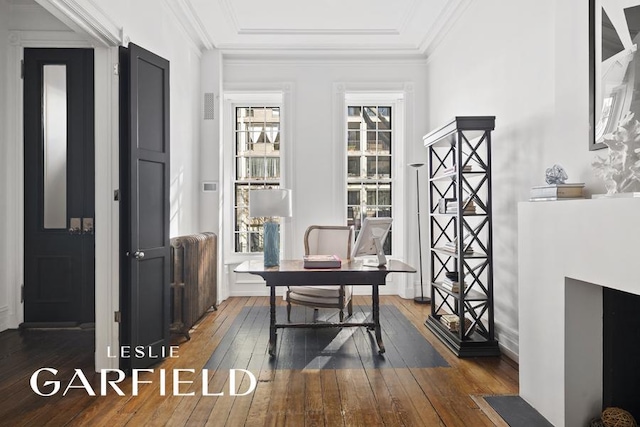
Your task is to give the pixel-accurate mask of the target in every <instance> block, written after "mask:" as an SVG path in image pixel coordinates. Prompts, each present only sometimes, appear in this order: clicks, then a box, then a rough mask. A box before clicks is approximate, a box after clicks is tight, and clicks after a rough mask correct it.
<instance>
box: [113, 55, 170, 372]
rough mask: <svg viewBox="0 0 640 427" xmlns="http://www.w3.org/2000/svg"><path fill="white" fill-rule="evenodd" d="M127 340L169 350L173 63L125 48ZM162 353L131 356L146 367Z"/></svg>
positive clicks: (123, 331)
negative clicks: (171, 86) (170, 64)
mask: <svg viewBox="0 0 640 427" xmlns="http://www.w3.org/2000/svg"><path fill="white" fill-rule="evenodd" d="M120 153H121V160H120V172H121V178H120V194H121V198H120V208H121V211H120V230H121V238H120V242H121V249H122V254H123V255H122V258H121V269H122V280H121V302H120V306H121V310H122V323H121V328H120V342H121V345H130V346H132V347H137V346H142V347H145V348H146V349H147V350H146V353H147V354H149V352H151V353H153V354H155V355H158V354H161V347H164V346H167V345H168V340H169V321H170V319H169V256H170V246H169V62H168V61H167V60H165V59H163V58H160V57H159V56H157V55H155V54H153V53H151V52H149V51H147V50H145V49H143V48H141V47H139V46H137V45H135V44H133V43H130V44H129V47H128V48H124V47H121V48H120ZM159 360H160V359H159V358H150V357H148V356H147V357H144V358H132V359H129V358H123V359H121V360H120V366H121V368H123V369H139V368H145V367H147V366H150V365H152V364H154V363H157V362H158V361H159Z"/></svg>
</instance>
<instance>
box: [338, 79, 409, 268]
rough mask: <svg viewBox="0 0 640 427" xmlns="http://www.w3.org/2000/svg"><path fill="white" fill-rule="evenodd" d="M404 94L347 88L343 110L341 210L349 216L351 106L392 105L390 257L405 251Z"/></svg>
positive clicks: (402, 256)
mask: <svg viewBox="0 0 640 427" xmlns="http://www.w3.org/2000/svg"><path fill="white" fill-rule="evenodd" d="M404 101H405V94H404V92H397V91H391V92H375V91H357V92H351V91H345V93H344V104H343V108H342V110H341V116H340V117H341V123H342V126H341V127H342V141H343V143H342V144H341V156H342V161H343V169H342V170H343V173H342V185H341V189H342V198H343V199H342V200H343V202H342V210H343V215H344V218H345V223H346V220H347V205H348V200H347V184H348V182H347V170H348V165H347V161H348V158H347V157H348V156H347V152H348V136H347V135H348V134H347V131H348V129H347V118H348V107H349V106H390V107H391V129H392V136H391V138H392V139H391V183H392V186H391V212H392V218H393V225H392V228H393V233H392V237H391V238H392V241H391V248H392V254H391V255H390V258H394V259H400V260H403V259H404V256H405V251H406V239H404V237H405V226H406V221H405V219H406V218H405V217H406V212H405V209H404V206H405V197H406V196H405V187H406V186H405V185H404V182H405V180H404V177H405V169H406V165H405V163H406V162H405V150H404V147H405V145H406V142H405V133H406V129H405V126H406V120H405V108H404V106H405V102H404Z"/></svg>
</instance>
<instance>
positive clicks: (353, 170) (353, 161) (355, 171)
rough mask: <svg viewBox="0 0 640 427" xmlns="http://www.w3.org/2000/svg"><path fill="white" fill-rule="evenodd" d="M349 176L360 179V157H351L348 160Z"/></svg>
mask: <svg viewBox="0 0 640 427" xmlns="http://www.w3.org/2000/svg"><path fill="white" fill-rule="evenodd" d="M347 176H348V177H349V178H359V177H360V157H349V158H348V159H347Z"/></svg>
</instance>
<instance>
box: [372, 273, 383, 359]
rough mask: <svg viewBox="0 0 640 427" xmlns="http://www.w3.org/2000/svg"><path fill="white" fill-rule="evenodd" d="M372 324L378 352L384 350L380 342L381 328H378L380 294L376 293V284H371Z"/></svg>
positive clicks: (380, 352) (381, 352)
mask: <svg viewBox="0 0 640 427" xmlns="http://www.w3.org/2000/svg"><path fill="white" fill-rule="evenodd" d="M372 288H373V292H372V293H373V295H372V299H373V324H374V327H375V331H376V342H377V343H378V353H379V354H383V353H384V352H385V349H384V343H383V342H382V330H381V329H380V296H379V294H378V285H373V286H372Z"/></svg>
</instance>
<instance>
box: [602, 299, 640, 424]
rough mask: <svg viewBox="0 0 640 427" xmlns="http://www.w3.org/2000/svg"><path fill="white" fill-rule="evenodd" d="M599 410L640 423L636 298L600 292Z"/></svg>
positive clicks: (639, 342) (639, 320)
mask: <svg viewBox="0 0 640 427" xmlns="http://www.w3.org/2000/svg"><path fill="white" fill-rule="evenodd" d="M602 330H603V337H602V347H603V351H602V374H603V377H602V388H603V390H602V407H603V408H606V407H611V406H615V407H619V408H622V409H624V410H626V411H628V412H630V413H631V415H633V417H634V418H635V419H636V420H639V421H640V295H634V294H630V293H627V292H622V291H618V290H615V289H610V288H603V289H602Z"/></svg>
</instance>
